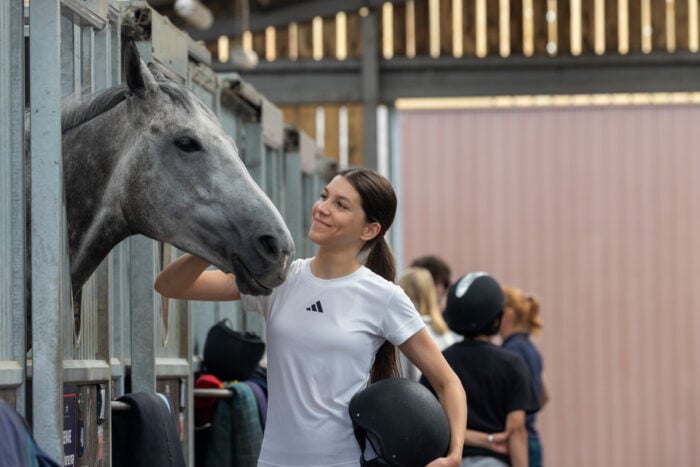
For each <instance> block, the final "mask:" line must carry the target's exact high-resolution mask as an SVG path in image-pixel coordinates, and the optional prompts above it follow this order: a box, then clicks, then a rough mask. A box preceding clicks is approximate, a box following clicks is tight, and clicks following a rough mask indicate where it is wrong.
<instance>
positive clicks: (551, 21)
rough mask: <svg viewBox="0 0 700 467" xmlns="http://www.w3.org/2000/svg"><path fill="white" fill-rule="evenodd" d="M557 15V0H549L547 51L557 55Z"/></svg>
mask: <svg viewBox="0 0 700 467" xmlns="http://www.w3.org/2000/svg"><path fill="white" fill-rule="evenodd" d="M557 15H558V13H557V0H547V17H546V20H547V53H548V54H549V55H556V54H557V52H558V51H559V37H558V35H557V23H558V18H557Z"/></svg>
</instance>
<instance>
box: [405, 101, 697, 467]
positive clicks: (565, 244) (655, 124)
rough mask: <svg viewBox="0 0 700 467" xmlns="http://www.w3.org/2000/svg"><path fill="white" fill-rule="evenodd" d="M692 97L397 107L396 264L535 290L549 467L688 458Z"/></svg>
mask: <svg viewBox="0 0 700 467" xmlns="http://www.w3.org/2000/svg"><path fill="white" fill-rule="evenodd" d="M699 123H700V107H698V106H691V105H688V106H656V107H595V108H531V109H494V110H457V111H402V112H401V113H400V114H399V131H400V133H399V134H400V149H399V151H400V164H401V177H402V193H401V194H400V208H401V216H402V221H403V229H402V234H403V239H404V251H403V257H404V259H405V261H406V262H409V261H410V260H411V259H412V258H414V257H416V256H419V255H422V254H426V253H434V254H438V255H440V256H442V257H444V258H446V259H448V260H449V262H450V263H451V266H452V268H453V271H454V272H453V274H454V276H455V278H456V277H457V276H459V275H460V274H462V273H464V272H467V271H471V270H485V271H489V272H491V273H492V274H493V275H494V276H495V277H496V278H498V279H499V280H500V281H501V282H502V283H507V284H512V285H517V286H520V287H522V288H524V289H526V290H528V291H531V292H533V293H535V294H536V295H537V296H538V297H539V299H540V301H541V311H542V317H543V319H544V322H545V329H544V332H543V334H542V335H541V336H540V337H538V338H537V340H536V341H537V343H538V344H539V346H540V348H541V350H542V352H543V355H544V359H545V366H546V371H545V373H546V377H547V379H548V381H549V385H550V389H551V393H552V401H551V403H550V404H549V405H548V406H547V407H545V409H544V410H543V411H542V412H541V414H540V421H539V426H540V430H541V433H542V437H543V445H544V450H545V462H546V464H547V465H548V466H567V467H568V466H571V467H577V466H580V467H590V466H606V467H617V466H619V467H623V466H624V467H627V466H630V465H634V466H637V467H642V466H648V467H658V466H671V465H672V466H687V467H691V466H698V465H700V442H698V439H700V131H698V124H699Z"/></svg>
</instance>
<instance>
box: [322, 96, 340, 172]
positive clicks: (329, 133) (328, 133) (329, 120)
mask: <svg viewBox="0 0 700 467" xmlns="http://www.w3.org/2000/svg"><path fill="white" fill-rule="evenodd" d="M323 110H324V116H325V132H324V140H325V141H324V145H323V153H324V154H325V155H326V156H328V157H332V158H333V159H335V160H338V159H339V156H340V106H339V105H325V106H324V107H323Z"/></svg>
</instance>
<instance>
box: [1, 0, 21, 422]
mask: <svg viewBox="0 0 700 467" xmlns="http://www.w3.org/2000/svg"><path fill="white" fill-rule="evenodd" d="M23 24H24V12H23V9H22V2H2V3H1V4H0V154H6V155H7V156H6V157H3V158H2V160H0V241H1V242H2V248H0V286H1V287H2V289H1V292H0V297H2V299H1V301H0V307H1V308H0V339H2V344H1V345H0V361H3V365H2V368H1V369H0V386H5V387H11V386H14V387H15V390H14V393H13V399H14V402H15V407H16V408H17V409H18V411H19V412H20V413H22V414H24V413H25V397H24V390H23V388H24V372H25V368H24V363H25V362H24V360H25V359H24V355H25V348H26V347H25V337H24V336H25V324H24V322H25V311H26V309H25V296H24V290H25V282H24V275H25V264H24V258H25V257H24V249H25V241H24V234H25V216H24V199H25V198H24V162H23V161H24V99H23V93H22V90H23V89H24V79H23V76H24V30H23V28H24V26H23Z"/></svg>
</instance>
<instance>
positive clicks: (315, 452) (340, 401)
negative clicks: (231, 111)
mask: <svg viewBox="0 0 700 467" xmlns="http://www.w3.org/2000/svg"><path fill="white" fill-rule="evenodd" d="M396 208H397V198H396V193H395V192H394V189H393V187H392V185H391V183H390V182H389V180H387V179H386V178H385V177H384V176H382V175H381V174H379V173H378V172H376V171H374V170H371V169H364V168H351V169H346V170H343V171H341V172H340V173H339V174H337V175H336V176H335V177H333V179H332V180H330V182H329V183H328V184H327V185H326V186H325V187H324V189H323V191H322V192H321V194H320V196H319V198H318V200H317V201H316V202H315V203H314V205H313V207H312V208H311V217H312V222H311V226H310V229H309V232H308V238H309V239H310V240H311V241H312V242H314V243H315V244H316V245H317V246H318V249H317V251H316V254H315V256H314V257H312V258H299V259H296V260H294V261H293V262H292V264H291V266H290V268H289V272H288V274H287V276H286V279H285V280H284V282H283V283H282V284H281V285H279V286H277V287H275V288H273V289H269V290H267V295H265V294H264V293H262V292H261V295H257V296H253V295H252V294H247V293H241V290H240V289H239V288H238V285H237V282H236V277H235V276H234V275H232V274H230V273H226V272H224V271H221V270H207V268H208V266H209V264H208V263H207V262H206V261H204V260H202V259H200V258H197V257H195V256H192V255H184V256H182V257H181V258H178V259H177V260H176V261H174V262H172V263H171V264H170V265H168V266H167V267H166V268H164V269H163V271H162V272H161V273H160V274H159V275H158V277H157V279H156V283H155V284H154V287H155V289H156V290H157V291H158V292H160V293H161V294H163V295H165V296H168V297H173V298H180V299H189V300H239V299H240V300H241V305H242V308H243V309H244V310H246V311H256V312H259V313H261V315H262V316H263V317H264V318H265V323H266V325H267V326H266V337H267V340H266V344H267V347H266V348H267V377H268V391H269V399H268V408H267V419H266V424H265V433H264V436H263V441H262V447H261V451H260V455H259V458H258V467H271V466H275V467H291V466H293V467H328V466H333V467H357V466H358V465H359V463H360V456H361V452H360V446H359V445H358V443H357V441H356V440H355V438H354V436H353V428H352V422H351V420H350V414H349V413H348V405H349V403H350V399H351V398H352V396H353V395H354V394H356V393H357V392H359V391H360V390H362V389H363V388H364V387H366V386H367V384H368V383H370V382H375V381H379V380H384V379H386V378H389V377H392V376H396V375H397V374H398V372H397V370H398V361H397V358H396V347H398V348H399V349H400V350H401V351H402V352H403V353H404V354H405V355H406V356H407V357H408V358H409V359H410V360H411V362H412V363H413V364H415V365H416V366H417V367H418V369H419V370H420V371H421V372H422V373H423V374H424V375H425V376H426V377H427V378H428V379H429V380H430V382H431V384H432V385H433V386H435V387H436V389H437V391H436V392H437V394H439V400H440V404H441V407H443V409H444V412H445V414H446V415H447V418H448V422H449V425H450V433H451V435H450V442H449V450H448V451H447V452H446V453H445V454H444V456H442V457H438V458H436V459H433V460H431V462H430V463H429V464H428V465H429V467H457V466H459V464H460V459H461V451H462V446H463V444H464V431H463V429H462V428H463V427H464V426H465V425H466V420H467V405H466V396H465V393H464V388H463V387H462V384H461V383H460V381H459V378H458V377H457V375H456V374H455V373H454V371H453V370H452V368H451V367H450V365H449V364H448V363H447V361H446V360H445V358H444V357H443V355H442V354H441V353H440V350H439V349H438V347H437V345H436V344H435V342H434V341H433V339H432V338H431V337H430V335H429V334H428V332H427V331H426V330H425V324H424V323H423V320H422V319H421V317H420V315H419V314H418V311H416V308H415V306H414V305H413V303H411V300H410V299H409V298H408V297H407V296H406V294H405V293H404V292H403V290H402V289H401V287H399V286H398V285H397V284H395V283H394V279H395V276H396V264H395V261H394V257H393V254H392V252H391V248H390V247H389V244H388V243H387V242H386V239H385V237H384V235H385V233H386V231H387V230H388V229H389V228H390V226H391V224H392V222H393V220H394V216H395V214H396ZM268 246H269V247H270V248H271V247H272V246H273V245H268ZM237 271H238V270H237ZM241 272H242V273H245V272H246V271H245V267H243V269H241ZM259 285H261V286H263V287H264V286H265V284H259ZM231 357H232V358H234V356H231Z"/></svg>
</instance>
